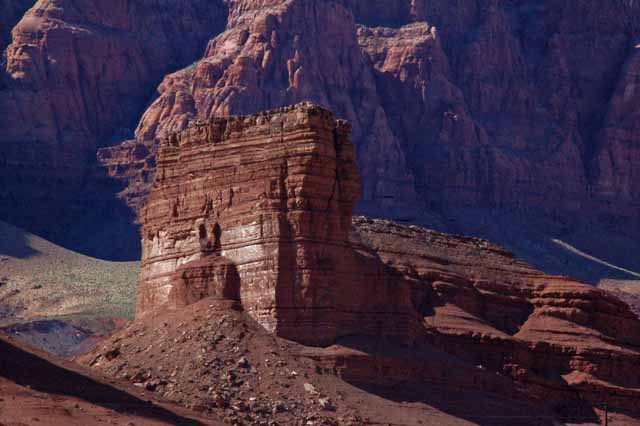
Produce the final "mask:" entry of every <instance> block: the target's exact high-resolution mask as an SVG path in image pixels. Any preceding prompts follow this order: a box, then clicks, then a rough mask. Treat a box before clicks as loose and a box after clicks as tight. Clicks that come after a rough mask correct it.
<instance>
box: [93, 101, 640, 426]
mask: <svg viewBox="0 0 640 426" xmlns="http://www.w3.org/2000/svg"><path fill="white" fill-rule="evenodd" d="M157 167H158V168H157V173H156V177H155V182H154V184H153V187H152V189H151V193H150V196H149V198H148V200H147V203H146V205H145V207H144V208H143V210H142V213H141V222H142V240H143V241H142V271H141V275H140V283H139V290H138V305H137V319H138V320H139V321H140V320H144V321H155V320H154V318H156V317H157V316H158V315H162V314H165V313H166V312H168V311H174V312H179V311H180V310H181V309H184V308H185V307H187V306H189V305H192V304H194V303H197V302H198V301H200V300H202V299H207V300H210V301H215V300H218V304H222V305H223V306H227V307H228V308H235V309H244V310H245V311H246V313H247V314H248V315H250V316H251V317H253V318H254V319H255V320H257V321H258V323H260V324H261V325H262V326H263V327H264V328H265V329H266V330H268V331H269V332H271V333H274V334H275V335H277V336H280V337H284V338H286V339H290V340H294V341H296V342H300V343H302V344H304V345H307V348H306V349H305V350H304V353H305V356H307V357H311V358H313V359H315V360H316V362H317V365H318V368H319V369H320V370H321V371H324V372H331V373H334V374H337V375H339V376H340V377H342V378H343V379H345V380H347V381H349V382H350V383H357V384H361V385H367V386H389V385H390V384H396V385H398V384H416V383H440V384H442V385H444V386H450V387H451V388H453V389H467V390H469V389H472V390H478V391H484V392H491V393H495V394H501V395H505V396H507V397H513V398H523V399H526V400H527V401H529V402H533V403H536V404H538V405H539V406H541V407H546V408H549V409H551V410H552V411H554V412H555V413H557V414H558V415H559V416H565V417H567V418H576V417H579V418H581V419H584V418H585V416H586V417H588V416H592V418H593V416H594V415H595V414H594V413H595V411H594V410H597V409H599V408H601V407H602V404H603V403H607V404H608V405H609V407H610V409H611V410H613V411H616V410H617V411H619V412H621V413H626V414H627V415H629V416H630V418H635V419H637V418H638V415H640V412H639V411H638V406H639V405H638V402H639V401H640V390H639V389H640V370H639V369H638V368H637V366H638V365H640V320H638V318H637V317H636V316H635V315H634V314H633V313H632V312H631V310H630V308H629V307H628V306H627V305H626V304H625V303H623V302H621V301H619V300H618V299H617V298H615V297H613V296H611V295H610V294H608V293H606V292H604V291H601V290H598V289H595V288H593V287H590V286H588V285H585V284H582V283H580V282H576V281H573V280H571V279H569V278H566V277H560V276H550V275H546V274H544V273H541V272H539V271H537V270H535V269H534V268H532V267H531V266H529V265H527V264H525V263H523V262H520V261H518V260H517V259H515V258H514V257H513V256H512V255H511V254H510V253H508V252H506V251H505V250H503V249H501V248H499V247H497V246H494V245H492V244H490V243H487V242H485V241H483V240H479V239H474V238H466V237H456V236H449V235H445V234H440V233H437V232H433V231H428V230H425V229H423V228H419V227H416V226H401V225H397V224H394V223H392V222H388V221H384V220H372V219H367V218H362V217H355V218H353V217H352V209H353V206H354V203H355V202H356V200H357V197H358V188H359V184H358V171H357V168H356V167H355V162H354V153H353V147H352V145H351V143H350V141H349V125H348V124H347V123H346V122H344V121H340V120H338V121H336V120H335V119H334V117H333V115H332V113H331V112H329V111H328V110H326V109H324V108H321V107H318V106H315V105H313V104H309V103H304V104H298V105H296V106H292V107H286V108H281V109H277V110H273V111H268V112H263V113H259V114H257V115H253V116H236V117H230V118H215V119H211V120H207V121H201V122H196V123H195V124H192V125H190V126H189V127H188V128H187V129H186V130H184V131H181V132H178V133H174V134H170V135H168V136H167V137H166V138H165V139H164V140H163V143H162V144H161V146H160V150H159V152H158V166H157ZM211 303H213V302H211ZM211 306H213V305H211ZM157 321H161V319H160V318H159V319H158V320H157ZM122 338H123V336H119V337H116V338H114V343H116V342H119V341H120V340H122ZM361 339H364V340H361ZM381 341H384V342H386V343H384V344H383V345H382V346H381V345H380V342H381ZM376 342H378V343H376ZM402 348H409V349H408V350H406V349H402ZM435 353H444V354H446V355H445V356H436V355H434V354H435ZM94 362H95V360H94ZM114 362H115V361H114ZM117 362H118V363H119V362H120V360H118V361H117ZM465 365H466V366H467V367H465ZM468 366H473V367H472V368H469V367H468ZM630 424H632V423H630Z"/></svg>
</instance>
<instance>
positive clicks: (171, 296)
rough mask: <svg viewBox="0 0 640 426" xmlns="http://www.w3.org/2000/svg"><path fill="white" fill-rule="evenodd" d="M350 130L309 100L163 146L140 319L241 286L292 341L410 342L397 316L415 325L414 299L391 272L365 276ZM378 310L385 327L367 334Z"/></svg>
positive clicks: (217, 122) (377, 325)
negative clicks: (343, 337)
mask: <svg viewBox="0 0 640 426" xmlns="http://www.w3.org/2000/svg"><path fill="white" fill-rule="evenodd" d="M349 132H350V126H349V124H348V123H347V122H345V121H340V120H335V118H334V116H333V114H332V113H331V112H330V111H328V110H326V109H323V108H321V107H318V106H316V105H312V104H309V103H302V104H298V105H295V106H291V107H286V108H280V109H277V110H273V111H268V112H264V113H260V114H257V115H253V116H241V117H229V118H215V119H213V120H211V121H208V122H198V123H195V124H193V125H191V126H190V127H189V128H188V129H186V130H185V131H182V132H181V133H177V134H174V135H172V136H170V137H169V138H167V139H166V140H164V142H163V143H162V145H161V147H160V150H159V154H158V166H157V167H158V168H157V173H156V180H155V183H154V186H153V189H152V191H151V194H150V196H149V198H148V200H147V203H146V205H145V207H144V209H143V211H142V214H141V223H142V271H141V277H140V284H139V290H138V305H137V317H138V318H141V317H145V316H148V315H150V314H154V313H158V312H161V311H164V310H166V309H178V308H180V307H182V306H185V305H187V304H190V303H193V302H195V301H197V300H195V299H198V298H203V297H208V296H219V295H221V294H225V290H223V289H220V288H213V287H216V286H219V285H224V286H228V287H229V288H228V289H227V290H226V293H233V292H234V291H235V290H234V289H233V287H234V285H236V286H237V285H239V292H238V293H239V296H240V299H241V303H242V305H243V307H244V309H245V310H247V311H248V313H249V314H250V315H252V316H253V317H254V318H255V319H257V320H258V321H259V322H260V323H261V324H262V325H263V326H264V327H265V328H267V329H268V330H270V331H272V332H275V333H277V334H278V335H280V336H283V337H289V338H292V339H295V340H297V341H302V342H305V343H308V344H324V343H330V342H332V341H333V340H335V338H336V337H337V335H338V333H340V334H348V333H353V332H366V333H386V334H388V333H389V332H385V331H384V330H391V329H398V331H397V334H401V335H403V336H406V335H407V330H406V329H404V330H402V331H400V330H399V329H400V328H401V327H402V326H401V325H398V324H405V322H403V321H401V320H399V319H397V318H392V316H389V313H393V312H394V309H395V307H398V309H397V310H398V311H402V312H407V313H406V314H404V318H410V317H411V315H410V314H409V313H408V310H407V309H405V308H404V307H403V306H407V297H408V296H407V294H408V290H407V291H399V290H398V286H397V284H396V285H395V286H394V285H392V284H390V283H388V280H387V279H386V278H384V276H385V274H384V272H383V271H382V270H381V269H380V268H381V267H382V266H379V267H377V268H376V267H371V268H366V270H365V271H364V272H363V266H365V267H366V265H368V264H367V263H363V260H362V258H363V254H362V253H359V252H357V251H355V250H354V249H353V248H352V247H351V245H350V243H349V230H350V226H351V218H352V210H353V207H354V205H355V202H356V200H357V198H358V196H359V187H360V186H359V178H358V170H357V167H356V164H355V157H354V149H353V146H352V145H351V143H350V141H349ZM221 257H222V258H223V259H222V260H221V259H220V258H221ZM364 257H366V256H364ZM203 259H205V260H204V261H203ZM206 259H210V261H207V260H206ZM196 261H197V262H198V263H197V264H194V263H193V262H196ZM364 262H366V260H365V261H364ZM216 265H218V266H216ZM218 267H221V268H224V270H222V271H217V270H216V268H218ZM198 268H200V271H199V272H198ZM203 268H204V269H203ZM205 269H206V270H205ZM235 274H237V279H236V278H235ZM207 280H213V281H215V282H214V283H213V284H212V283H211V282H207ZM234 282H236V283H237V284H234ZM221 283H222V284H221ZM376 283H378V284H376ZM376 285H377V287H376V288H375V290H374V286H376ZM193 286H195V287H196V288H189V287H193ZM382 287H384V288H386V289H387V290H386V291H385V290H383V289H382ZM371 293H376V294H375V295H371ZM194 295H195V296H194ZM394 301H397V303H395V302H394ZM367 312H368V313H369V315H372V316H376V317H377V316H380V315H383V314H380V313H379V312H384V316H385V319H379V318H378V319H375V320H374V319H371V321H366V323H367V324H368V325H363V324H361V321H359V319H362V316H361V315H366V314H367ZM376 312H378V313H377V314H376ZM383 329H384V330H383ZM338 330H339V332H338ZM391 333H392V334H395V332H391Z"/></svg>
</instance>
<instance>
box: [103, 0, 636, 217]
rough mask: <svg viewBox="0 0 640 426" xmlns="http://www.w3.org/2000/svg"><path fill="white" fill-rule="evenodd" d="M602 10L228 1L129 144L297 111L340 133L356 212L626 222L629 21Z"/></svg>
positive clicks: (629, 206) (629, 202) (630, 177)
mask: <svg viewBox="0 0 640 426" xmlns="http://www.w3.org/2000/svg"><path fill="white" fill-rule="evenodd" d="M610 6H611V7H605V8H604V10H602V8H601V7H600V6H599V5H596V4H593V3H588V2H582V1H564V2H553V1H549V2H534V1H525V2H518V4H517V5H516V4H511V3H504V2H494V1H485V0H482V1H481V0H476V1H470V2H469V1H464V2H462V1H460V2H454V3H453V4H452V3H451V2H450V1H428V2H425V1H400V2H386V1H374V2H369V1H367V2H361V1H359V0H345V1H330V2H305V1H301V0H300V1H293V0H289V1H272V2H269V3H268V5H265V4H263V3H260V4H258V3H255V2H250V1H238V2H232V3H231V5H230V19H229V24H228V26H227V31H225V32H224V33H223V34H221V35H220V36H218V37H216V38H215V39H213V40H212V41H211V42H210V44H209V47H208V49H207V52H206V54H205V56H204V57H203V59H202V60H201V61H200V62H199V63H198V64H196V65H195V66H193V67H190V68H188V69H185V70H183V71H181V72H178V73H176V74H173V75H170V76H168V77H167V78H166V79H165V81H164V82H163V84H162V85H161V86H160V88H159V92H160V97H159V98H158V99H157V100H156V101H155V102H154V104H153V105H152V106H151V107H150V108H149V109H148V110H147V112H146V113H145V114H144V116H143V118H142V120H141V122H140V126H139V127H138V131H137V140H138V143H140V144H146V145H149V144H153V143H154V142H152V141H153V140H155V139H156V138H157V137H161V136H162V135H163V134H166V132H167V131H171V130H176V129H182V128H184V127H185V126H186V123H187V122H188V120H190V119H192V118H194V117H199V118H208V117H211V116H213V115H215V114H229V113H231V114H245V113H252V112H255V111H257V110H260V109H264V108H270V107H277V106H281V105H284V104H288V103H293V102H297V101H301V100H307V99H308V100H313V101H315V102H319V103H321V104H323V105H326V106H328V107H331V108H332V109H333V110H334V111H335V112H336V114H337V116H339V117H341V118H346V119H348V120H350V121H351V122H353V124H354V126H353V127H354V133H353V140H354V143H355V145H356V151H357V159H358V164H359V165H360V168H361V171H362V188H363V198H362V200H361V201H360V206H361V207H363V208H364V209H365V210H366V209H368V211H371V212H375V211H380V210H379V209H377V207H380V206H382V207H383V208H384V209H385V210H383V211H385V212H386V214H388V215H395V216H398V217H407V216H409V217H415V216H416V209H415V207H418V210H420V209H422V208H423V207H424V206H426V207H427V208H436V209H441V208H447V207H459V206H470V205H474V206H482V207H488V208H496V207H498V208H502V207H505V208H514V207H515V208H524V209H527V208H532V207H535V208H542V209H543V210H547V211H554V212H558V211H563V212H573V211H585V210H589V211H596V212H597V213H613V214H615V215H624V216H628V217H632V218H633V217H635V212H636V211H637V205H638V194H637V193H636V192H637V191H636V190H635V189H633V188H636V187H637V185H633V184H632V182H635V180H634V179H636V175H635V172H634V170H635V169H636V168H637V167H633V165H635V164H637V155H636V151H637V141H635V138H634V136H633V135H634V134H636V133H637V131H636V130H635V127H634V124H633V123H634V122H635V121H634V120H633V117H634V115H633V114H634V111H635V108H634V107H633V105H634V103H635V102H634V100H633V99H634V98H633V90H635V89H634V85H633V84H634V83H633V79H634V78H635V77H634V76H635V74H634V67H635V65H634V64H635V60H634V58H635V48H634V40H635V38H634V37H636V36H637V34H638V28H637V24H636V22H637V19H635V18H636V17H638V15H640V8H639V6H638V5H637V4H635V3H633V2H631V3H628V2H620V4H619V7H618V6H614V5H610ZM351 14H353V18H352V15H351ZM593 58H597V59H595V60H594V59H593ZM131 143H132V142H129V144H131ZM112 175H114V176H118V174H117V173H113V171H112ZM123 177H124V178H125V179H126V180H130V181H133V182H134V186H138V187H139V184H138V183H139V182H140V179H139V178H138V177H131V176H130V175H126V174H125V175H123ZM138 196H140V191H137V190H136V191H133V194H132V195H131V196H130V198H133V199H134V201H133V203H134V204H136V203H137V204H139V202H138V201H135V198H136V197H138ZM411 207H413V209H412V208H411ZM391 208H395V210H392V209H391Z"/></svg>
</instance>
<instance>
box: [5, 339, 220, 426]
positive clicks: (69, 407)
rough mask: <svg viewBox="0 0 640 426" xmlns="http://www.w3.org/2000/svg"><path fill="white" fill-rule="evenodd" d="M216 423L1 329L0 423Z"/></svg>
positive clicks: (151, 425)
mask: <svg viewBox="0 0 640 426" xmlns="http://www.w3.org/2000/svg"><path fill="white" fill-rule="evenodd" d="M101 424H105V425H107V424H110V425H136V426H143V425H145V426H146V425H148V426H159V425H200V424H206V425H212V426H215V425H219V423H216V422H214V421H212V420H204V419H198V418H196V417H195V416H193V415H191V414H186V411H185V410H183V409H179V408H176V407H172V406H169V405H168V404H165V403H160V402H158V400H157V399H155V398H151V399H150V398H149V396H148V395H144V393H143V392H141V391H139V390H136V389H134V388H130V387H127V386H121V385H120V384H118V383H117V382H116V381H113V380H109V381H107V380H105V379H100V378H98V377H97V376H96V375H95V374H92V373H90V372H87V371H85V370H84V369H83V368H82V367H80V366H76V365H73V364H71V363H68V362H62V361H57V360H55V361H54V360H52V359H51V358H49V357H48V356H47V355H45V354H44V353H42V352H37V351H34V350H32V349H30V348H27V347H25V346H23V345H21V344H20V343H18V342H17V341H15V340H14V339H12V338H10V337H6V336H4V335H0V425H1V426H26V425H39V426H92V425H101Z"/></svg>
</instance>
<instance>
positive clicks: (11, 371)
mask: <svg viewBox="0 0 640 426" xmlns="http://www.w3.org/2000/svg"><path fill="white" fill-rule="evenodd" d="M0 377H4V378H6V379H8V380H10V381H12V382H14V383H16V384H18V385H21V386H25V387H29V388H31V389H33V390H35V391H39V392H45V393H49V394H57V395H66V396H69V397H74V398H78V399H81V400H84V401H87V402H90V403H92V404H96V405H100V406H103V407H105V408H108V409H111V410H114V411H117V412H119V413H122V414H132V415H138V416H143V417H147V418H150V419H156V420H161V421H166V422H167V423H169V424H173V425H198V424H200V423H199V422H197V421H195V420H192V419H189V418H186V417H182V416H179V415H177V414H175V413H173V412H171V411H169V410H167V409H165V408H162V407H160V406H157V405H155V404H153V403H151V402H147V401H144V400H142V399H139V398H137V397H135V396H133V395H131V394H129V393H127V392H124V391H121V390H119V389H116V388H114V387H112V386H109V385H107V384H104V383H100V382H98V381H96V380H93V379H91V378H89V377H86V376H83V375H82V374H80V373H77V372H75V371H72V370H68V369H65V368H63V367H60V366H57V365H55V364H52V363H50V362H48V361H47V360H45V359H43V358H40V357H38V356H36V355H34V354H32V353H30V352H28V351H25V350H22V349H20V348H18V347H16V346H13V345H11V344H9V343H8V342H7V341H5V340H4V339H2V338H0Z"/></svg>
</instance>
